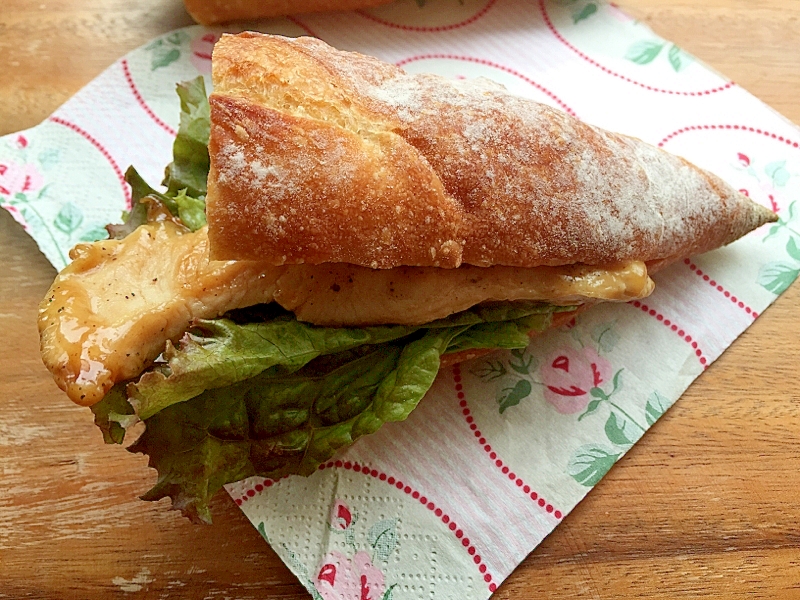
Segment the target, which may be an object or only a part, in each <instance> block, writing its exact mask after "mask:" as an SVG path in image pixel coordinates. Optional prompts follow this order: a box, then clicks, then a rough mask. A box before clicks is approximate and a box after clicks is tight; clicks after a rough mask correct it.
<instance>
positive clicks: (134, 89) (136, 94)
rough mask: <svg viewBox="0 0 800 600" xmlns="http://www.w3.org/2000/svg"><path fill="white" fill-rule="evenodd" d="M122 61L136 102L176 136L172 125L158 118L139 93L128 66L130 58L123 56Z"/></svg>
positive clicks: (158, 123) (148, 114)
mask: <svg viewBox="0 0 800 600" xmlns="http://www.w3.org/2000/svg"><path fill="white" fill-rule="evenodd" d="M120 62H121V63H122V72H123V73H124V74H125V81H127V82H128V87H129V88H130V89H131V92H132V93H133V97H134V98H136V102H138V103H139V106H141V107H142V110H144V112H146V113H147V116H149V117H150V118H151V119H153V122H154V123H155V124H156V125H158V126H159V127H160V128H161V129H163V130H164V131H166V132H167V133H168V134H169V135H171V136H173V137H174V136H175V134H176V133H177V132H176V131H175V130H174V129H173V128H172V127H170V126H169V125H167V124H166V123H164V121H162V120H161V119H159V118H158V116H157V115H156V113H154V112H153V111H152V110H151V109H150V107H149V106H147V102H145V101H144V98H143V97H142V95H141V94H140V93H139V89H138V88H137V87H136V84H135V83H134V81H133V76H132V75H131V69H130V67H129V66H128V59H127V58H123V59H122V60H121V61H120Z"/></svg>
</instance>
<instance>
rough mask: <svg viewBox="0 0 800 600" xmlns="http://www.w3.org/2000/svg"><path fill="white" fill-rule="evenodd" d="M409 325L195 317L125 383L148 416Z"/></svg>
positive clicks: (388, 336) (399, 333) (406, 330)
mask: <svg viewBox="0 0 800 600" xmlns="http://www.w3.org/2000/svg"><path fill="white" fill-rule="evenodd" d="M415 329H416V328H413V327H392V326H389V327H365V328H361V329H347V328H329V327H315V326H313V325H309V324H307V323H301V322H300V321H298V320H297V319H294V318H289V317H282V318H278V319H275V320H273V321H268V322H266V323H248V324H245V325H237V324H236V323H234V322H233V321H230V320H228V319H216V320H210V321H202V320H201V321H197V323H196V324H195V327H194V328H193V329H192V330H191V332H190V333H188V334H187V335H185V336H184V338H183V339H182V340H181V342H180V345H179V347H178V348H175V347H173V346H171V345H170V346H168V347H167V351H166V352H165V353H164V357H165V359H166V360H167V366H166V367H162V368H158V369H154V370H151V371H149V372H146V373H145V374H144V375H142V377H141V378H140V379H139V381H138V382H136V383H131V384H129V386H128V395H129V397H130V401H131V405H132V406H133V407H134V408H135V409H136V414H137V415H138V416H139V418H141V419H142V420H144V419H148V418H149V417H151V416H152V415H154V414H155V413H157V412H158V411H160V410H163V409H164V408H166V407H167V406H170V405H172V404H175V403H177V402H184V401H186V400H189V399H190V398H193V397H195V396H197V395H199V394H201V393H202V392H203V391H205V390H209V389H214V388H219V387H224V386H227V385H232V384H234V383H237V382H239V381H243V380H245V379H248V378H251V377H254V376H256V375H258V374H259V373H261V372H262V371H265V370H267V369H270V368H274V367H281V368H282V370H283V371H284V372H293V371H296V370H297V369H299V368H300V367H302V366H304V365H306V364H307V363H309V362H310V361H312V360H313V359H315V358H317V357H318V356H323V355H327V354H335V353H338V352H344V351H346V350H350V349H352V348H356V347H358V346H363V345H365V344H380V343H383V342H387V341H391V340H394V339H397V338H400V337H404V336H407V335H409V334H410V333H413V331H414V330H415Z"/></svg>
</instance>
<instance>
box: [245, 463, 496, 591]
mask: <svg viewBox="0 0 800 600" xmlns="http://www.w3.org/2000/svg"><path fill="white" fill-rule="evenodd" d="M325 469H347V470H348V471H354V472H356V473H363V474H364V475H368V476H370V477H372V478H374V479H377V480H379V481H384V482H386V483H388V484H389V485H391V486H393V487H395V488H397V489H398V490H401V491H403V492H404V493H406V494H408V495H409V496H411V497H412V498H413V499H414V500H417V501H418V502H419V503H420V504H422V505H423V506H424V507H425V508H427V509H428V510H429V511H431V512H432V513H433V514H434V515H436V517H438V518H439V519H440V520H441V521H442V523H444V524H445V525H447V528H448V529H449V530H450V531H452V532H453V534H454V535H455V536H456V538H458V539H459V540H461V545H462V546H463V547H464V548H465V549H466V551H467V552H468V553H469V555H470V556H472V561H473V562H474V563H475V564H476V565H478V569H479V570H480V572H481V573H482V574H484V576H483V580H484V581H485V582H486V583H488V584H489V591H491V592H494V591H495V590H496V589H497V585H496V584H495V583H494V581H493V580H492V576H491V575H490V574H489V573H488V572H487V569H486V565H485V564H484V562H483V559H482V558H481V555H480V554H479V553H478V550H477V548H476V547H475V546H474V545H473V544H472V542H470V540H469V538H468V537H466V535H465V534H464V531H463V530H462V529H461V528H460V527H459V526H458V525H457V524H456V522H455V520H454V519H453V518H452V517H450V515H448V514H447V513H445V512H444V511H443V510H442V509H441V508H440V507H438V506H436V504H434V503H433V502H432V501H431V500H429V499H428V498H427V497H426V496H423V495H422V494H420V493H419V491H417V490H415V489H413V488H412V487H411V486H410V485H407V484H404V483H403V482H402V481H400V480H399V479H397V478H395V477H392V476H391V475H387V474H386V473H382V472H380V471H378V470H377V469H370V468H369V467H367V466H366V465H360V464H359V463H354V462H351V461H349V460H348V461H341V460H332V461H329V462H327V463H323V464H321V465H320V466H319V470H320V471H324V470H325ZM281 479H285V477H281ZM278 481H280V479H278V480H273V479H263V480H261V481H259V482H258V483H256V484H255V485H253V487H251V488H250V489H248V490H246V491H245V492H244V493H243V494H242V496H241V497H240V498H236V499H235V502H236V504H237V505H238V506H241V505H242V504H244V503H245V502H247V501H248V500H249V499H251V498H254V497H255V496H256V494H257V493H259V492H262V491H264V490H265V489H266V488H269V487H272V486H273V485H274V484H275V483H277V482H278Z"/></svg>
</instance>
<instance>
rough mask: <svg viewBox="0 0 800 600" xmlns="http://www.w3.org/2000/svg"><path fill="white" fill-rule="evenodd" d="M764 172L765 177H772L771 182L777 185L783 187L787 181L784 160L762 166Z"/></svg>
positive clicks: (787, 175) (787, 174)
mask: <svg viewBox="0 0 800 600" xmlns="http://www.w3.org/2000/svg"><path fill="white" fill-rule="evenodd" d="M764 172H765V173H766V174H767V177H769V178H770V179H772V184H773V185H775V186H777V187H783V186H785V185H786V183H787V182H788V181H789V171H787V170H786V161H785V160H780V161H775V162H771V163H769V164H768V165H767V166H766V167H764Z"/></svg>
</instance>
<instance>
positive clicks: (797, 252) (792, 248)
mask: <svg viewBox="0 0 800 600" xmlns="http://www.w3.org/2000/svg"><path fill="white" fill-rule="evenodd" d="M786 252H787V253H788V254H789V256H791V257H792V258H793V259H795V260H796V261H800V248H798V247H797V242H795V241H794V238H793V237H791V238H789V241H788V242H786Z"/></svg>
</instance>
